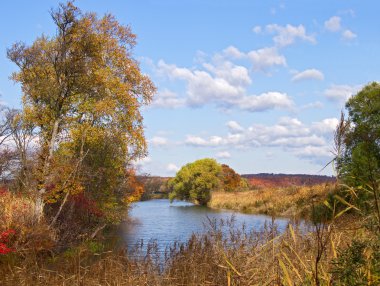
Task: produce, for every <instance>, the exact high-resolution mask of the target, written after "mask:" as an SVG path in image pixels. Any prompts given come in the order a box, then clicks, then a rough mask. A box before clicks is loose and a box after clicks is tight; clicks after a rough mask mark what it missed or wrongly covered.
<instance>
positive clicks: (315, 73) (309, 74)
mask: <svg viewBox="0 0 380 286" xmlns="http://www.w3.org/2000/svg"><path fill="white" fill-rule="evenodd" d="M324 78H325V76H324V75H323V73H322V72H321V71H319V70H317V69H307V70H304V71H302V72H299V73H296V74H295V75H294V76H293V77H292V81H301V80H308V79H315V80H323V79H324Z"/></svg>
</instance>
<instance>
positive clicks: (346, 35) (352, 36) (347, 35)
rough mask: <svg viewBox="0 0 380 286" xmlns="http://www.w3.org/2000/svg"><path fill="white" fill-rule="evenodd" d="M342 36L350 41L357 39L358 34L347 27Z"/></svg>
mask: <svg viewBox="0 0 380 286" xmlns="http://www.w3.org/2000/svg"><path fill="white" fill-rule="evenodd" d="M342 37H343V39H345V40H348V41H349V40H353V39H355V38H356V37H357V35H356V34H355V33H353V32H352V31H350V30H348V29H347V30H345V31H344V32H343V33H342Z"/></svg>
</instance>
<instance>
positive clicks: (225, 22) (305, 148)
mask: <svg viewBox="0 0 380 286" xmlns="http://www.w3.org/2000/svg"><path fill="white" fill-rule="evenodd" d="M58 2H59V1H51V0H39V1H27V0H24V1H20V0H13V1H2V3H1V12H0V13H1V17H0V94H1V95H2V96H1V98H0V100H1V101H2V103H3V104H7V105H9V106H12V107H20V97H21V91H20V87H19V86H17V85H14V84H13V83H12V82H11V81H10V80H9V79H8V77H9V75H10V74H11V72H12V71H14V70H15V66H14V65H13V64H12V63H10V62H9V61H8V60H7V58H6V48H7V47H10V46H11V44H12V43H14V42H17V41H24V42H26V43H31V42H32V41H33V40H34V39H35V38H36V37H37V36H38V35H41V34H42V33H44V34H47V35H52V34H53V33H54V26H53V25H52V21H51V19H50V16H49V13H48V12H49V10H50V8H52V7H56V6H57V3H58ZM76 4H77V5H78V6H79V7H80V8H81V9H82V10H84V11H94V12H97V13H98V14H100V15H102V14H104V13H111V14H113V15H115V16H116V18H117V19H118V20H119V21H120V22H121V23H123V24H128V25H130V26H131V27H132V29H133V31H134V32H135V33H136V34H137V36H138V45H137V47H136V49H135V53H134V57H135V58H136V59H138V60H139V62H140V64H141V68H142V70H143V72H144V73H146V74H148V75H150V77H151V78H152V80H153V81H154V82H155V84H156V86H157V88H158V93H157V95H156V97H155V99H154V101H153V103H152V105H151V106H149V107H147V108H144V111H143V115H144V119H145V126H146V137H147V139H148V141H149V155H148V157H146V158H145V159H143V160H141V161H140V162H138V167H139V169H140V171H141V172H146V173H150V174H152V175H162V176H168V175H173V174H175V172H176V171H177V170H178V168H179V167H181V166H182V165H184V164H186V163H188V162H191V161H194V160H196V159H200V158H204V157H212V158H216V159H217V160H218V161H220V162H223V163H226V164H228V165H230V166H231V167H233V168H234V169H235V170H237V171H238V172H239V173H258V172H270V173H280V172H281V173H307V174H329V175H330V174H333V168H332V167H331V166H329V167H327V168H326V169H325V170H323V171H322V172H320V170H321V168H322V167H323V166H324V165H325V164H326V163H328V162H329V161H330V160H331V158H332V153H331V152H332V150H333V144H332V134H333V131H334V128H335V126H336V124H337V122H338V118H339V116H340V111H341V110H342V108H343V107H344V102H345V100H347V98H348V97H350V96H351V95H352V94H355V93H356V92H357V91H358V90H359V89H360V88H361V87H362V86H363V85H365V84H367V83H369V82H371V81H379V80H380V78H379V77H380V76H379V75H380V57H379V50H380V34H379V27H380V17H378V11H379V10H380V2H379V1H375V0H372V1H354V0H346V1H342V0H325V1H321V0H318V1H317V0H310V1H304V0H292V1H262V0H250V1H248V0H234V1H232V0H230V1H227V0H218V1H216V0H183V1H178V0H177V1H176V0H161V1H155V0H142V1H132V0H109V1H94V0H91V1H90V0H78V1H76Z"/></svg>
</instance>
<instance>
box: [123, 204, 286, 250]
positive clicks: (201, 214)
mask: <svg viewBox="0 0 380 286" xmlns="http://www.w3.org/2000/svg"><path fill="white" fill-rule="evenodd" d="M232 216H234V219H235V222H236V226H237V227H239V226H242V225H243V223H244V224H245V225H246V228H247V230H248V231H249V230H252V229H254V230H257V231H258V230H260V228H262V227H263V226H264V224H265V223H266V222H267V223H271V221H272V218H271V217H268V216H263V215H251V214H243V213H236V212H232V211H227V210H213V209H210V208H207V207H202V206H197V205H193V204H191V203H188V202H182V201H174V202H173V203H170V202H169V200H165V199H162V200H151V201H144V202H137V203H135V204H133V207H132V209H131V210H130V213H129V216H128V217H129V218H128V220H127V221H126V222H124V223H123V224H122V237H123V240H124V243H125V244H126V245H127V246H128V247H133V246H134V245H136V244H140V243H141V241H144V243H147V242H151V241H156V242H157V245H158V248H159V249H160V250H163V249H165V247H167V246H168V245H169V244H171V243H172V242H174V241H176V240H177V241H181V242H185V241H186V240H187V239H189V238H190V236H191V234H192V233H202V232H204V231H205V225H207V221H208V219H210V220H214V219H216V220H220V219H223V220H227V219H231V217H232ZM288 221H289V220H288V219H283V218H281V219H276V220H275V223H276V224H277V226H278V229H279V230H280V231H282V230H284V229H285V227H286V225H287V223H288Z"/></svg>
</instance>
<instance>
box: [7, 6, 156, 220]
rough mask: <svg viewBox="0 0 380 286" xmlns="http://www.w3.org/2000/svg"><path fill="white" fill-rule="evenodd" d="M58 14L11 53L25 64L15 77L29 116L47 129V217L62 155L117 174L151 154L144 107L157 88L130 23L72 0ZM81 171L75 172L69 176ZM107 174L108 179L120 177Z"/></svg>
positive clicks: (41, 190) (42, 193)
mask: <svg viewBox="0 0 380 286" xmlns="http://www.w3.org/2000/svg"><path fill="white" fill-rule="evenodd" d="M51 16H52V19H53V22H54V24H55V26H56V34H55V35H54V36H52V37H48V36H41V37H39V38H37V39H36V40H35V41H34V42H33V43H32V44H31V45H26V44H23V43H16V44H14V45H13V46H12V47H11V48H10V49H9V50H8V57H9V59H10V60H11V61H13V62H14V63H15V64H16V65H17V66H18V68H19V70H18V71H17V72H15V73H14V74H13V75H12V77H13V79H14V81H16V82H17V83H19V84H20V85H21V88H22V93H23V97H22V100H23V112H24V116H25V118H26V120H28V121H29V122H31V123H33V124H34V125H35V126H36V127H37V130H38V132H39V144H40V146H41V148H40V162H39V172H38V174H37V176H38V187H37V190H36V200H37V205H38V208H37V213H38V214H39V215H40V216H41V215H42V214H43V208H44V200H46V193H47V192H48V191H49V188H50V189H51V188H52V183H53V181H54V174H53V173H54V172H53V169H54V166H57V165H59V163H60V162H62V160H61V157H62V156H66V158H67V157H70V158H72V159H73V160H74V161H75V160H76V161H75V162H72V163H68V164H67V165H68V166H70V165H71V166H76V167H78V168H79V167H81V166H83V165H84V164H87V167H88V169H91V168H90V166H92V168H93V169H92V171H94V168H96V166H98V167H99V168H102V170H103V171H104V172H105V174H108V175H109V176H111V177H112V176H113V175H115V172H114V171H115V170H116V169H117V170H118V172H117V174H120V173H122V172H125V168H126V166H127V164H128V162H129V161H130V160H132V159H135V158H137V157H141V156H144V155H145V154H146V141H145V138H144V130H143V118H142V115H141V113H140V108H141V106H142V105H144V104H148V103H149V102H150V101H151V99H152V96H153V94H154V92H155V87H154V85H153V83H152V82H151V80H150V79H149V78H148V77H147V76H146V75H144V74H143V73H142V72H141V70H140V68H139V64H138V62H137V61H136V60H135V59H134V58H133V57H132V49H133V47H134V46H135V44H136V36H135V35H134V34H133V33H132V31H131V29H130V27H128V26H123V25H121V24H120V23H118V21H117V20H116V19H115V18H114V17H113V16H111V15H105V16H104V17H102V18H98V17H97V15H95V14H93V13H82V12H81V11H80V10H79V9H78V8H77V7H76V6H75V5H74V4H73V3H72V2H68V3H67V4H60V5H59V8H58V9H56V10H53V11H52V12H51ZM97 140H98V141H97ZM104 140H105V141H104ZM107 144H111V145H112V144H114V145H115V144H116V145H117V146H112V147H110V146H105V145H107ZM65 148H66V149H65ZM107 148H108V149H107ZM115 150H117V152H116V153H115V154H116V155H117V156H118V161H117V162H115V165H113V166H111V167H110V166H108V165H107V162H108V161H107V160H105V159H104V156H107V155H109V156H111V157H112V158H114V155H113V154H111V153H107V152H114V151H115ZM102 152H103V153H102ZM104 152H106V153H104ZM58 154H59V157H60V159H59V160H58V159H57V158H58ZM77 158H80V162H79V159H77ZM86 160H87V161H86ZM90 160H93V162H90ZM96 160H98V161H96ZM68 162H69V161H68ZM94 162H95V163H94ZM107 167H109V168H110V169H108V170H104V169H107ZM73 171H76V172H77V171H78V170H73ZM73 171H68V172H67V173H68V178H69V176H72V173H73ZM98 171H99V170H98ZM108 175H107V176H108ZM107 176H106V175H104V176H103V177H102V180H100V181H101V183H104V184H108V183H115V180H113V179H112V178H111V177H109V178H108V179H107V178H106V177H107ZM72 177H73V176H72ZM76 177H80V176H76ZM84 178H86V176H84ZM61 181H62V180H61ZM63 181H65V180H63ZM100 181H96V182H97V183H100ZM65 182H66V181H65ZM65 182H63V183H65ZM63 183H62V184H63ZM79 183H83V180H79ZM68 185H69V184H66V185H65V186H66V187H67V186H68ZM86 187H87V191H92V192H95V190H94V188H95V187H96V186H95V185H92V186H88V185H87V186H86V185H84V186H83V185H81V186H79V187H78V186H77V187H76V189H79V190H82V188H86ZM63 189H64V188H62V189H61V191H63ZM90 189H91V190H90ZM114 189H117V187H115V188H114ZM96 191H101V190H96ZM66 192H67V191H66ZM58 193H59V192H58ZM93 197H94V198H95V197H96V196H95V195H94V196H93Z"/></svg>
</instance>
